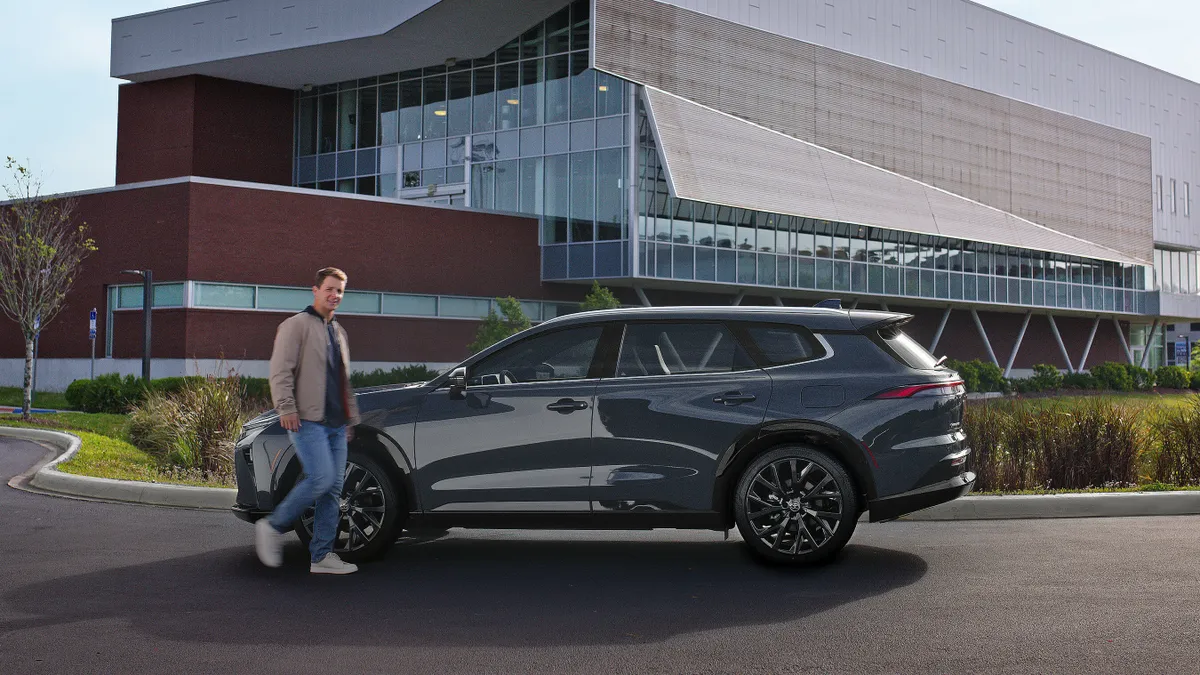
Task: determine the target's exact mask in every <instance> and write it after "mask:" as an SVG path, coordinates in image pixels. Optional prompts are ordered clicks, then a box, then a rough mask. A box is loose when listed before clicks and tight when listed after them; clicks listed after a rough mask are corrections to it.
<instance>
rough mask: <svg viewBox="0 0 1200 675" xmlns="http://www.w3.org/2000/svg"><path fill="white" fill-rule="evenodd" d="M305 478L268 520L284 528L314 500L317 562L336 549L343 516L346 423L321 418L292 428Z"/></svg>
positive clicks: (313, 545)
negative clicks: (335, 424) (333, 423)
mask: <svg viewBox="0 0 1200 675" xmlns="http://www.w3.org/2000/svg"><path fill="white" fill-rule="evenodd" d="M288 438H290V439H291V440H292V446H293V447H294V448H296V456H297V457H299V458H300V466H301V467H303V468H304V478H303V480H301V481H300V482H299V483H296V485H295V486H294V487H293V488H292V491H291V492H289V493H288V494H287V496H286V497H284V498H283V501H281V502H279V505H278V506H276V507H275V510H274V511H273V512H272V513H271V515H269V516H267V522H268V523H270V524H271V527H274V528H275V529H276V530H279V531H282V530H286V529H287V528H289V527H291V526H292V524H293V523H295V524H296V526H297V527H302V526H301V525H300V524H299V523H297V522H296V521H298V520H299V519H300V516H301V515H302V514H303V513H304V510H305V509H307V508H308V507H309V506H310V505H312V504H313V502H316V505H317V506H316V516H315V517H314V519H313V538H312V542H310V543H309V545H308V549H309V553H310V554H311V557H312V561H313V562H317V561H319V560H320V559H322V558H324V557H325V554H326V553H329V552H330V551H332V550H333V540H334V538H335V537H336V536H337V527H338V520H339V518H340V516H341V508H340V506H341V497H342V481H343V480H344V479H345V477H346V427H344V426H340V427H327V426H325V425H324V424H321V423H320V422H309V421H308V420H303V421H301V422H300V430H299V431H289V432H288Z"/></svg>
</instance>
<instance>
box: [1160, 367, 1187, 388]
mask: <svg viewBox="0 0 1200 675" xmlns="http://www.w3.org/2000/svg"><path fill="white" fill-rule="evenodd" d="M1154 379H1155V380H1156V381H1157V382H1158V386H1160V387H1166V388H1167V389H1187V388H1188V387H1189V386H1190V385H1191V383H1192V374H1191V373H1189V372H1188V371H1187V369H1186V368H1184V367H1182V366H1163V367H1161V368H1159V369H1158V370H1156V371H1154Z"/></svg>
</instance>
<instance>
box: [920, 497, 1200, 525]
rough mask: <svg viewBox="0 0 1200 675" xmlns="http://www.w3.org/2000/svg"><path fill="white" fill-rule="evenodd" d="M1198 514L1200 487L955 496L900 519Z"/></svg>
mask: <svg viewBox="0 0 1200 675" xmlns="http://www.w3.org/2000/svg"><path fill="white" fill-rule="evenodd" d="M1194 515H1200V490H1181V491H1177V492H1088V493H1079V494H1062V495H1008V496H1003V497H1001V496H994V497H991V496H986V497H985V496H973V495H967V496H965V497H959V498H958V499H955V500H954V501H952V502H946V503H945V504H938V505H937V506H932V507H930V508H927V509H924V510H922V511H917V512H916V513H910V514H908V515H906V516H902V517H901V518H900V519H901V520H914V521H934V520H1001V519H1026V518H1116V517H1131V516H1194Z"/></svg>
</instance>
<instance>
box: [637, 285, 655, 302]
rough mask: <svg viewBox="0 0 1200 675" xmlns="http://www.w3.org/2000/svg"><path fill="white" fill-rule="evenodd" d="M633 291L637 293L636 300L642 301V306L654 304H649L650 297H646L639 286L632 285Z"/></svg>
mask: <svg viewBox="0 0 1200 675" xmlns="http://www.w3.org/2000/svg"><path fill="white" fill-rule="evenodd" d="M633 292H634V293H637V296H638V300H641V301H642V306H643V307H653V306H654V305H651V304H650V298H647V297H646V291H643V290H642V287H641V286H634V287H633Z"/></svg>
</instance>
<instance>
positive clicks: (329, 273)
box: [313, 267, 346, 288]
mask: <svg viewBox="0 0 1200 675" xmlns="http://www.w3.org/2000/svg"><path fill="white" fill-rule="evenodd" d="M327 277H333V278H334V279H337V280H338V281H346V273H345V272H343V271H341V270H339V269H338V268H336V267H322V268H321V269H319V270H317V283H315V284H313V285H314V286H316V287H317V288H320V287H321V286H323V285H324V284H325V279H326V278H327Z"/></svg>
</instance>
